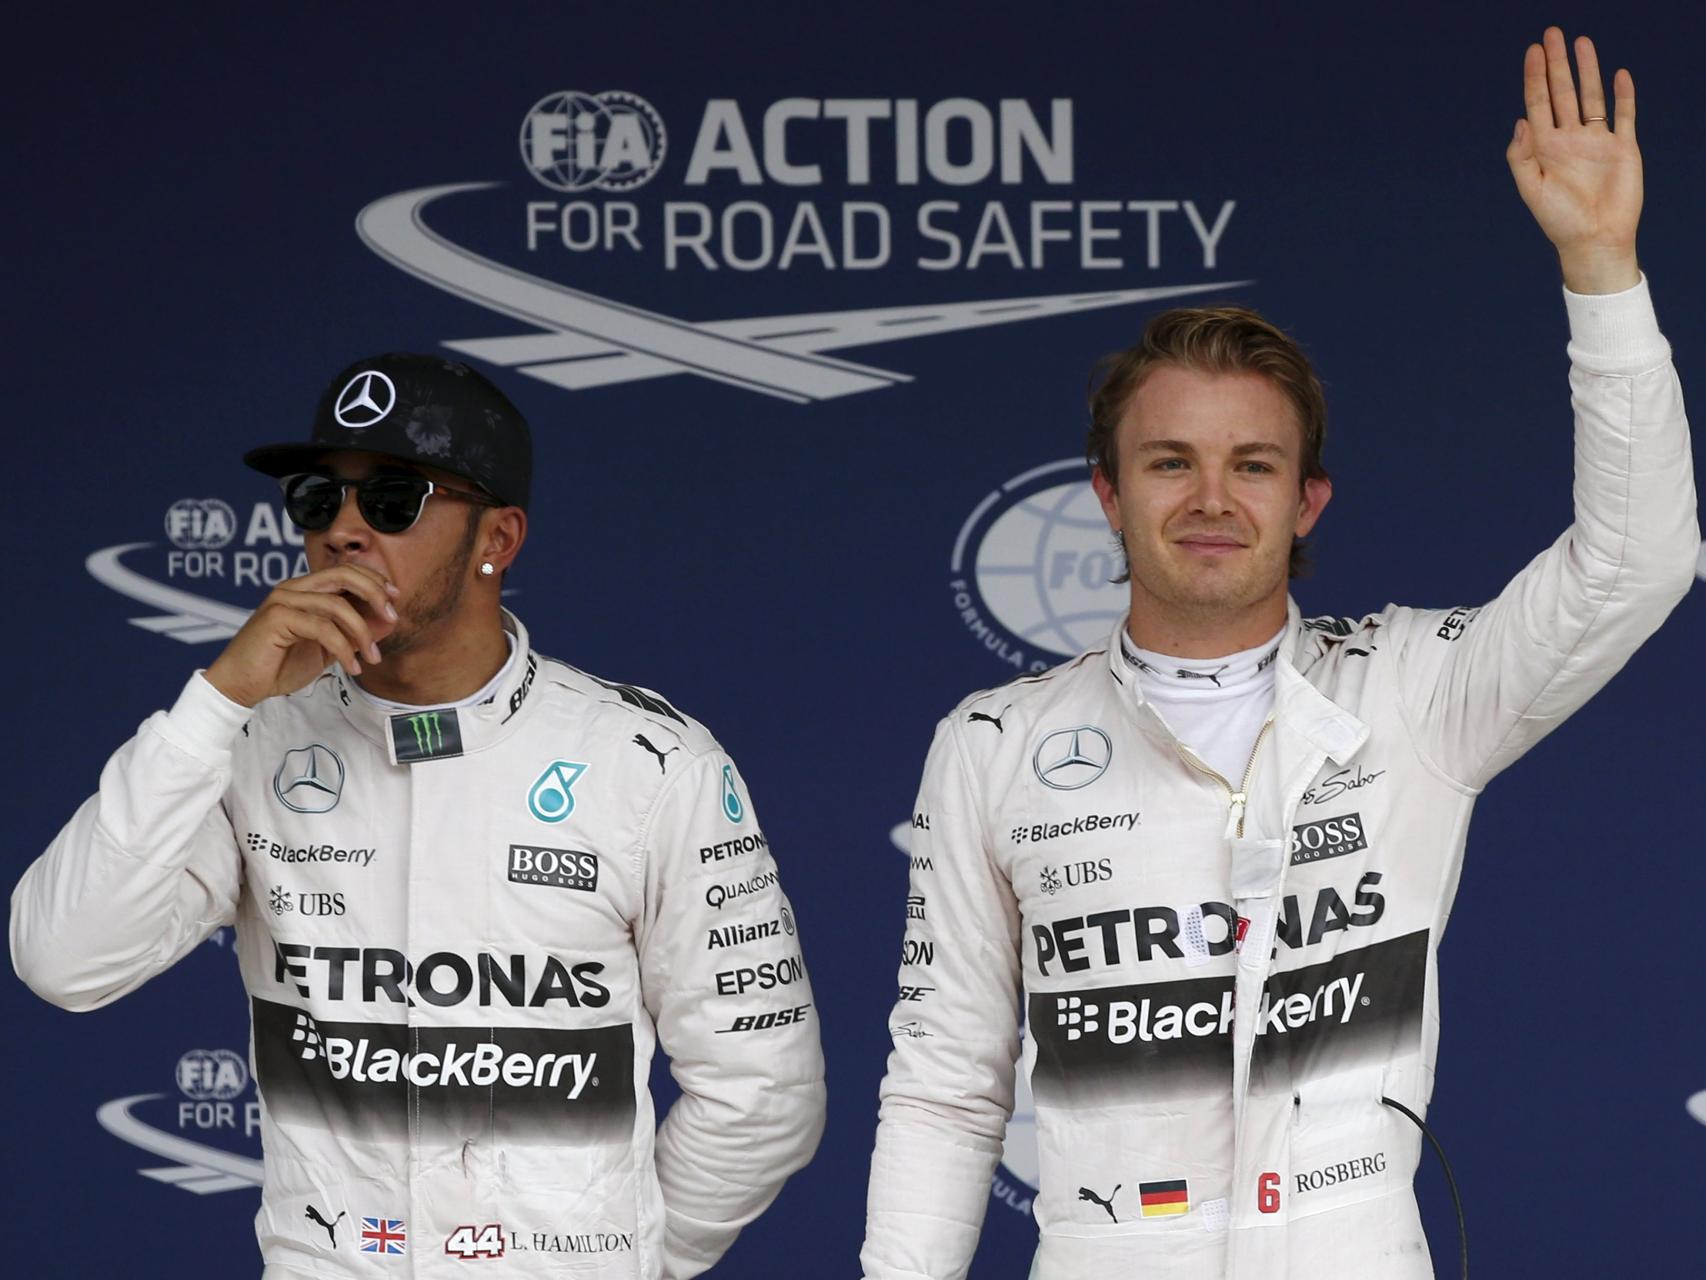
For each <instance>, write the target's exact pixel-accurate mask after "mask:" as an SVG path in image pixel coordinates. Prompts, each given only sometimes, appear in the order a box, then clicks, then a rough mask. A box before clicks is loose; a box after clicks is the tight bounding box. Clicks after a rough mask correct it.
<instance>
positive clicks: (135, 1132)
mask: <svg viewBox="0 0 1706 1280" xmlns="http://www.w3.org/2000/svg"><path fill="white" fill-rule="evenodd" d="M165 1096H166V1095H165V1094H163V1093H139V1094H136V1095H134V1096H132V1097H129V1098H114V1099H113V1100H112V1101H111V1102H108V1103H105V1104H103V1105H102V1106H101V1108H100V1109H99V1110H98V1111H96V1112H95V1120H96V1121H97V1122H98V1123H99V1124H100V1126H101V1128H103V1129H105V1130H106V1131H107V1132H108V1133H110V1134H112V1135H113V1137H115V1138H118V1139H120V1140H122V1141H124V1142H128V1143H130V1145H131V1146H133V1147H140V1148H141V1149H142V1150H144V1151H146V1152H148V1153H149V1154H150V1155H156V1156H164V1157H165V1158H166V1159H168V1160H176V1161H178V1163H177V1164H174V1165H169V1166H167V1167H166V1168H163V1169H138V1170H137V1172H138V1173H140V1174H141V1175H142V1176H143V1177H145V1178H153V1179H154V1180H155V1181H156V1182H165V1183H168V1184H170V1185H171V1186H174V1187H179V1188H182V1189H183V1190H185V1191H193V1192H195V1194H196V1195H198V1196H205V1195H210V1194H212V1193H213V1192H215V1191H236V1190H239V1189H241V1188H243V1187H258V1186H260V1185H261V1162H260V1161H259V1160H255V1159H252V1158H251V1157H249V1156H240V1155H238V1154H237V1153H236V1152H233V1151H222V1150H220V1149H219V1148H218V1147H210V1146H206V1145H205V1144H203V1143H200V1142H191V1141H190V1140H189V1139H188V1138H180V1137H179V1136H178V1135H177V1134H175V1133H167V1132H165V1131H164V1130H162V1129H156V1128H154V1127H153V1126H152V1125H147V1124H144V1123H143V1122H142V1121H140V1120H138V1119H137V1118H136V1117H135V1116H133V1115H131V1114H130V1109H131V1108H132V1107H134V1106H135V1105H136V1104H137V1103H139V1102H154V1101H156V1100H157V1099H160V1098H164V1097H165Z"/></svg>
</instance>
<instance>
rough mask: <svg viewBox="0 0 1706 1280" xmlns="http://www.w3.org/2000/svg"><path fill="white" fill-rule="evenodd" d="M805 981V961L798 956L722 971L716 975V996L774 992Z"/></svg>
mask: <svg viewBox="0 0 1706 1280" xmlns="http://www.w3.org/2000/svg"><path fill="white" fill-rule="evenodd" d="M805 980H806V965H805V961H804V960H803V959H802V958H801V957H800V956H798V955H792V956H788V957H787V958H786V959H782V960H766V961H765V962H764V963H763V964H759V965H749V966H742V967H741V968H739V969H724V970H723V971H722V972H721V973H719V974H718V975H717V994H718V995H720V996H738V995H745V994H746V992H748V991H774V990H775V989H776V988H777V987H791V986H793V985H794V983H796V982H804V981H805Z"/></svg>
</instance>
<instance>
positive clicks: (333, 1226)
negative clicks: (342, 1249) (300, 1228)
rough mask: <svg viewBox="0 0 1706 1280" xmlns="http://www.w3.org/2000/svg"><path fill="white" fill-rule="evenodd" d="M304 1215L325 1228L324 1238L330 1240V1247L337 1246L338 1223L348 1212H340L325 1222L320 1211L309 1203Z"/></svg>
mask: <svg viewBox="0 0 1706 1280" xmlns="http://www.w3.org/2000/svg"><path fill="white" fill-rule="evenodd" d="M304 1216H305V1217H307V1218H308V1219H309V1220H310V1221H313V1222H317V1223H319V1224H320V1225H321V1226H322V1227H324V1228H325V1229H326V1238H327V1239H329V1240H330V1241H331V1242H332V1248H334V1249H336V1248H337V1247H338V1223H340V1222H342V1221H343V1220H344V1219H345V1218H347V1217H349V1214H348V1213H347V1212H345V1213H340V1214H339V1215H338V1216H337V1217H335V1218H333V1219H332V1220H331V1221H330V1222H327V1221H326V1220H325V1219H324V1218H322V1217H321V1216H320V1211H319V1210H318V1209H316V1208H315V1207H314V1206H313V1205H309V1206H308V1211H307V1213H306V1214H305V1215H304Z"/></svg>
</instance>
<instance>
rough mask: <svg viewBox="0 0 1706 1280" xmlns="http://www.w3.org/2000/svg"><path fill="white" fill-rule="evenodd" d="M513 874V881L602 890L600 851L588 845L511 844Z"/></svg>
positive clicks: (594, 890) (586, 891) (510, 871)
mask: <svg viewBox="0 0 1706 1280" xmlns="http://www.w3.org/2000/svg"><path fill="white" fill-rule="evenodd" d="M509 878H510V881H511V883H513V884H546V885H550V886H552V887H553V888H557V889H579V890H580V891H581V892H583V893H596V892H597V891H598V855H597V854H596V853H588V852H586V851H585V850H584V849H543V848H539V847H538V846H534V845H522V844H512V845H510V847H509Z"/></svg>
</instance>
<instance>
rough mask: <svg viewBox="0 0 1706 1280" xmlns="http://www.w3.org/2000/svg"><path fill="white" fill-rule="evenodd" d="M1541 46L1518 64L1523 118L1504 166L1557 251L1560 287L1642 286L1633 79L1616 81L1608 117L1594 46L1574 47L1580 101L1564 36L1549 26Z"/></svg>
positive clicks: (1621, 74) (1580, 43)
mask: <svg viewBox="0 0 1706 1280" xmlns="http://www.w3.org/2000/svg"><path fill="white" fill-rule="evenodd" d="M1542 40H1543V43H1542V44H1531V45H1529V46H1528V52H1527V53H1526V54H1525V55H1524V57H1523V62H1522V87H1523V98H1524V100H1525V101H1526V103H1527V108H1528V114H1527V117H1526V118H1525V119H1521V120H1518V121H1517V122H1516V132H1515V134H1514V135H1513V136H1512V137H1511V142H1510V146H1509V147H1507V148H1506V149H1505V159H1506V160H1507V161H1508V162H1509V163H1510V167H1511V175H1512V176H1513V177H1514V178H1515V179H1516V189H1517V191H1518V192H1519V193H1520V194H1521V196H1522V200H1523V203H1524V204H1526V205H1527V206H1528V209H1529V212H1530V213H1532V214H1533V215H1534V219H1535V221H1536V222H1538V223H1539V224H1540V229H1541V230H1542V231H1544V232H1545V233H1546V238H1547V239H1548V240H1550V241H1551V242H1552V244H1553V246H1554V247H1555V248H1556V249H1557V250H1558V260H1559V262H1560V263H1561V264H1562V266H1563V268H1564V284H1565V285H1566V286H1567V287H1568V288H1570V289H1571V290H1573V291H1574V292H1576V293H1616V292H1618V291H1619V290H1622V289H1627V288H1629V287H1630V286H1631V285H1633V284H1635V283H1636V282H1637V281H1638V280H1639V279H1640V268H1639V267H1638V266H1637V264H1636V258H1635V228H1636V226H1637V224H1638V223H1639V222H1640V220H1641V190H1642V184H1641V150H1640V148H1639V147H1638V146H1637V145H1636V143H1635V80H1634V77H1632V76H1631V75H1630V74H1629V73H1628V72H1627V71H1625V70H1619V71H1618V72H1617V75H1616V77H1615V78H1614V80H1613V90H1614V93H1615V95H1616V105H1615V107H1614V108H1610V109H1608V108H1607V104H1606V101H1605V86H1604V84H1603V83H1602V82H1601V80H1600V74H1599V56H1598V54H1597V53H1595V51H1594V47H1593V41H1592V40H1589V39H1588V38H1587V37H1586V36H1578V37H1577V38H1576V67H1577V70H1578V71H1579V72H1580V73H1581V87H1580V92H1579V93H1578V91H1577V86H1576V82H1575V80H1574V79H1573V78H1572V77H1571V75H1570V58H1569V54H1568V52H1567V50H1566V49H1565V47H1564V33H1563V32H1562V31H1560V30H1559V29H1558V28H1557V27H1548V28H1547V29H1546V34H1545V35H1544V36H1543V37H1542Z"/></svg>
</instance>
